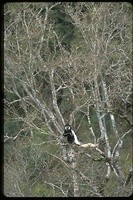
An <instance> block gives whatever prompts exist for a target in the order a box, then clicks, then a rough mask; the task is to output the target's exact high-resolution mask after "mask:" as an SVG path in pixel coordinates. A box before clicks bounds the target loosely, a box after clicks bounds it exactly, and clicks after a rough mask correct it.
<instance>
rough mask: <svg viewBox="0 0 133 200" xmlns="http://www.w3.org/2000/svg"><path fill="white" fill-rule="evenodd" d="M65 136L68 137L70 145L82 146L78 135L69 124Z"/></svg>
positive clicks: (65, 129) (66, 126)
mask: <svg viewBox="0 0 133 200" xmlns="http://www.w3.org/2000/svg"><path fill="white" fill-rule="evenodd" d="M63 136H64V137H67V141H68V142H69V143H70V144H76V145H78V146H80V145H81V143H80V142H79V140H78V137H77V135H76V133H75V132H74V130H73V129H72V128H71V126H70V125H69V124H66V125H65V127H64V133H63Z"/></svg>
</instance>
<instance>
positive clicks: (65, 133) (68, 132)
mask: <svg viewBox="0 0 133 200" xmlns="http://www.w3.org/2000/svg"><path fill="white" fill-rule="evenodd" d="M70 134H71V126H70V125H69V124H66V125H65V127H64V134H63V135H64V136H67V135H70Z"/></svg>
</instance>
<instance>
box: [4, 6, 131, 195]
mask: <svg viewBox="0 0 133 200" xmlns="http://www.w3.org/2000/svg"><path fill="white" fill-rule="evenodd" d="M60 4H61V3H60V2H57V3H54V4H49V3H19V4H16V5H15V6H14V4H12V6H9V4H5V10H4V15H5V22H4V26H5V27H4V63H5V64H4V80H5V81H4V89H5V94H6V96H7V97H8V96H9V95H10V96H12V98H11V100H10V98H9V99H8V98H7V99H5V100H4V103H5V106H6V108H5V115H7V116H8V118H10V119H13V120H17V121H18V122H22V124H23V125H22V128H21V129H20V130H19V131H18V133H13V135H12V136H11V135H9V134H8V133H6V135H5V141H8V140H9V139H13V140H14V141H15V140H16V141H17V139H18V138H19V136H20V135H21V134H22V133H26V132H27V131H29V132H30V134H31V137H34V133H35V131H38V132H39V133H41V134H42V135H45V136H46V137H47V142H49V143H51V144H53V145H55V144H58V145H59V148H60V150H61V155H59V156H57V155H54V153H53V154H52V155H53V157H54V158H56V159H57V160H58V161H60V162H61V163H62V164H63V165H64V166H65V167H66V168H67V170H66V173H69V175H70V176H71V177H72V183H73V196H80V195H81V196H82V195H83V192H82V191H80V190H81V187H80V185H82V184H86V185H88V188H89V189H87V190H89V191H87V192H86V196H87V195H90V196H109V195H113V194H114V196H122V195H124V196H127V195H130V194H131V189H132V186H129V182H130V180H129V179H128V177H129V176H130V175H131V170H129V174H128V175H127V174H125V170H124V169H123V168H122V166H121V163H120V162H119V159H120V157H121V156H122V155H121V150H122V148H123V140H124V138H125V137H126V136H127V135H129V133H130V132H131V127H132V124H131V115H132V113H131V110H130V111H129V109H127V104H131V102H130V99H131V94H132V92H131V90H132V73H131V63H132V57H131V52H132V30H131V27H132V20H131V13H130V12H131V11H130V9H131V8H130V4H128V3H84V2H81V3H80V2H79V3H76V4H74V6H73V4H72V3H64V10H65V13H66V14H67V15H68V16H69V18H70V21H71V23H72V24H73V25H74V27H75V29H76V34H77V35H76V38H77V41H76V44H72V45H71V51H68V50H66V48H65V46H63V45H62V42H61V41H62V36H61V35H59V34H58V33H57V32H56V31H55V29H54V23H53V21H52V20H50V13H51V12H52V9H53V8H54V7H56V6H58V5H60ZM84 10H85V11H84ZM42 13H44V14H43V15H42ZM51 41H52V45H53V46H52V51H51V48H50V46H49V44H50V42H51ZM62 99H63V100H62ZM92 110H93V112H95V114H96V118H97V123H98V125H97V127H98V130H97V131H96V129H95V127H94V125H93V122H92V118H91V112H92ZM20 111H21V112H20ZM20 113H21V115H20ZM79 113H81V114H82V117H81V118H80V119H79V120H78V121H77V116H78V114H79ZM107 117H108V118H109V120H110V126H111V132H109V130H108V128H107V125H106V122H107ZM85 118H86V119H87V126H88V127H89V128H88V132H87V133H86V132H85V133H83V135H81V134H79V137H81V139H82V141H83V144H86V143H87V144H88V145H87V146H86V145H82V146H79V147H76V146H74V145H72V146H71V145H67V144H66V142H65V141H64V139H63V136H62V134H63V127H64V125H65V124H66V123H70V124H73V126H74V128H77V129H76V131H77V132H80V130H81V127H82V122H83V120H84V119H85ZM120 120H122V122H123V123H124V122H125V123H128V125H129V126H128V127H129V128H128V129H121V128H120V127H119V126H118V124H117V123H119V122H120ZM44 124H45V126H46V127H47V129H46V130H44ZM82 130H84V129H83V127H82ZM123 130H124V131H123ZM85 138H87V139H88V140H87V142H86V139H85ZM112 138H115V139H114V140H113V142H112ZM44 143H46V141H44ZM129 145H131V144H129ZM84 147H87V148H84ZM90 147H91V148H90ZM92 149H93V150H92ZM86 151H89V153H88V152H86ZM95 155H96V156H97V157H95ZM131 157H132V155H131V152H130V153H129V155H128V157H126V158H125V159H127V160H128V162H129V163H130V164H129V168H130V167H131ZM79 158H80V159H81V160H82V159H83V161H82V162H83V163H85V162H86V160H87V161H88V164H87V165H86V164H84V166H88V165H89V166H91V167H90V169H87V170H86V169H85V167H84V166H83V165H82V163H80V160H79ZM68 161H69V162H70V163H69V164H68ZM97 163H99V166H100V167H101V169H103V171H101V169H100V168H99V166H98V164H97ZM99 170H100V171H99ZM88 171H89V172H91V173H90V175H89V172H88ZM92 171H95V173H92ZM100 172H101V174H100ZM126 173H128V172H126ZM112 174H113V175H112ZM112 176H115V177H116V183H115V184H118V186H117V189H116V190H115V191H114V189H112V190H111V189H110V188H109V189H108V187H109V186H108V184H109V181H110V179H111V178H112ZM92 177H93V178H92ZM130 179H131V178H130ZM128 180H129V181H128ZM48 184H49V185H51V186H52V184H55V183H52V182H50V181H49V182H48ZM53 187H55V186H53ZM56 187H59V186H56ZM127 187H128V189H127ZM59 188H60V190H61V191H62V195H63V196H67V191H65V190H63V189H62V186H61V185H60V187H59ZM20 190H21V189H20ZM108 190H109V192H108ZM110 190H111V191H110ZM14 191H15V190H14ZM126 191H127V192H126ZM19 194H20V193H19ZM13 195H14V196H15V193H14V194H12V196H13ZM25 195H26V194H25ZM25 195H24V194H23V195H22V196H25ZM55 195H56V194H55Z"/></svg>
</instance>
